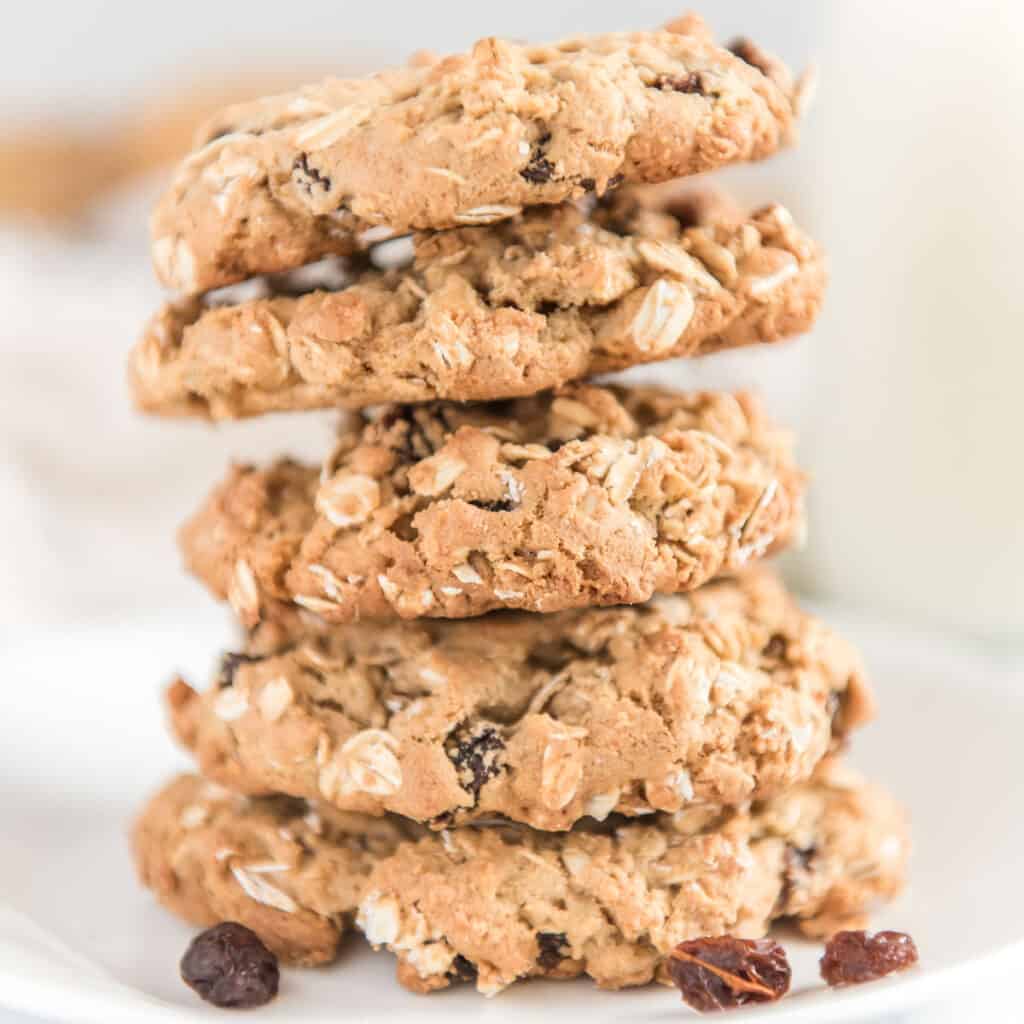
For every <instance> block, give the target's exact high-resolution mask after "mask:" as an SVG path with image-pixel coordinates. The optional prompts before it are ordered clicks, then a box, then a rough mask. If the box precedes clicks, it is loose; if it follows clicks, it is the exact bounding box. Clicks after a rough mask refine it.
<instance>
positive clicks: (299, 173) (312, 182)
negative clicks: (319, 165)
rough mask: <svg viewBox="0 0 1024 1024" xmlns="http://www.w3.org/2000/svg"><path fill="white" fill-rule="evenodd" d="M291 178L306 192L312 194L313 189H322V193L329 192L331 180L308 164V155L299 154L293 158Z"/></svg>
mask: <svg viewBox="0 0 1024 1024" xmlns="http://www.w3.org/2000/svg"><path fill="white" fill-rule="evenodd" d="M292 176H293V177H294V178H295V179H296V181H297V182H298V183H299V184H300V185H301V186H302V187H303V188H304V189H305V190H306V191H307V192H312V191H313V189H314V188H322V189H323V190H324V192H330V191H331V179H330V178H329V177H328V176H327V175H326V174H324V173H322V172H321V171H319V170H317V169H316V168H315V167H314V166H313V165H312V164H311V163H310V162H309V154H308V153H300V154H299V155H298V156H297V157H296V158H295V163H294V164H292Z"/></svg>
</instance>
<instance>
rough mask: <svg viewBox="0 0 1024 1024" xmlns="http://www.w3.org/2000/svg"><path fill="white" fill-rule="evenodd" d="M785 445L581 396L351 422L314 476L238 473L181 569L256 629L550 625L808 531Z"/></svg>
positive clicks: (716, 416) (196, 520) (627, 393)
mask: <svg viewBox="0 0 1024 1024" xmlns="http://www.w3.org/2000/svg"><path fill="white" fill-rule="evenodd" d="M803 487H804V481H803V476H802V474H801V473H800V471H799V470H798V469H797V468H796V466H795V464H794V462H793V458H792V452H791V443H790V437H789V435H788V434H787V433H786V432H785V431H782V430H780V429H779V428H778V427H776V426H775V425H774V424H772V423H771V422H770V421H769V420H768V419H767V417H766V416H765V414H764V412H763V411H762V409H761V407H760V405H759V404H758V402H757V401H755V400H754V399H753V398H752V397H751V396H749V395H743V394H740V395H731V394H724V393H716V392H696V393H682V394H681V393H676V392H672V391H665V390H661V389H657V388H641V387H633V388H613V387H608V388H598V387H592V386H577V387H573V388H569V389H565V390H563V391H560V392H557V393H554V394H550V393H549V394H544V395H538V396H536V397H533V398H528V399H517V400H512V401H508V402H504V403H491V404H485V405H454V404H448V403H444V404H433V405H425V406H412V407H409V406H398V407H389V408H387V409H385V410H384V411H382V412H380V413H379V414H378V415H377V416H376V417H375V418H372V419H365V418H360V419H356V420H355V421H354V422H353V423H352V425H351V426H350V427H349V428H348V429H347V430H345V431H344V432H343V433H342V436H341V439H340V441H339V444H338V447H337V449H336V451H335V453H334V454H333V455H332V456H331V457H330V458H329V459H328V461H327V463H326V464H325V466H324V467H323V469H322V470H317V469H315V468H313V467H303V466H299V465H296V464H295V463H292V462H289V461H287V460H285V461H280V462H277V463H275V464H272V465H271V466H270V467H269V468H268V469H264V470H259V469H253V468H249V467H244V466H241V467H236V468H234V469H233V470H232V471H231V473H230V474H229V476H228V477H227V479H226V480H225V481H224V482H223V483H222V484H221V485H220V486H219V487H218V488H217V489H216V490H215V491H214V492H213V494H212V495H211V497H210V498H209V499H208V500H207V502H206V504H205V505H204V506H203V507H202V508H201V509H200V510H199V512H198V513H197V514H196V515H195V516H194V517H193V518H192V519H191V520H190V521H189V522H188V523H187V524H186V525H185V527H184V528H183V530H182V533H181V545H182V548H183V551H184V554H185V558H186V562H187V564H188V566H189V568H190V569H191V570H192V572H193V573H195V575H197V576H198V577H199V578H200V579H201V580H203V582H204V583H206V585H207V586H208V587H209V588H210V589H211V590H212V591H213V592H214V594H216V595H217V596H219V597H221V598H225V597H226V598H228V599H229V600H230V601H231V604H232V607H233V608H234V609H235V611H236V612H237V613H238V615H239V617H240V618H241V620H242V621H243V623H245V624H246V625H249V626H252V625H254V624H255V623H256V622H258V621H259V620H260V618H261V617H262V616H264V615H265V614H266V613H267V612H268V611H270V610H272V609H273V607H274V605H275V603H279V602H292V603H294V604H297V605H299V606H301V607H303V608H306V609H308V610H310V611H313V612H315V613H316V614H317V615H320V616H321V617H323V618H324V619H325V620H327V621H331V622H350V621H353V620H356V619H367V618H389V617H390V618H393V617H395V616H399V617H401V618H415V617H419V616H428V617H446V618H462V617H466V616H471V615H479V614H481V613H483V612H486V611H490V610H494V609H500V608H518V609H523V610H527V611H538V612H554V611H558V610H561V609H566V608H576V607H584V606H592V605H610V604H622V603H638V602H641V601H645V600H647V599H648V598H650V597H651V596H652V595H653V594H655V593H672V592H678V591H684V590H691V589H693V588H694V587H697V586H699V585H700V584H702V583H704V582H706V581H707V580H708V579H710V578H711V577H713V576H714V575H716V574H718V573H720V572H724V571H734V570H737V569H740V568H742V567H743V566H745V565H746V564H747V563H748V562H751V561H752V560H755V559H757V558H759V557H761V556H762V555H764V554H766V553H767V552H770V551H774V550H778V549H780V548H782V547H785V546H786V544H787V543H789V542H790V541H792V540H793V539H794V538H795V537H797V536H798V535H799V532H800V530H801V528H802V523H803V511H802V504H803V503H802V496H803Z"/></svg>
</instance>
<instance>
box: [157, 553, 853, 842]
mask: <svg viewBox="0 0 1024 1024" xmlns="http://www.w3.org/2000/svg"><path fill="white" fill-rule="evenodd" d="M278 642H279V643H281V644H282V647H281V648H280V649H279V651H278V652H276V653H270V652H268V653H264V654H259V653H251V652H250V653H242V654H227V655H225V656H224V659H223V663H222V667H221V671H220V673H219V675H218V677H217V679H216V680H215V681H214V684H213V685H212V686H211V687H210V688H209V689H208V690H207V691H206V692H205V693H204V694H202V695H200V694H198V693H196V692H195V691H194V690H192V689H191V688H190V687H188V686H187V685H186V684H185V683H184V682H182V681H180V680H179V681H177V682H175V683H174V684H173V685H172V687H171V689H170V691H169V694H168V701H169V706H170V711H171V718H172V722H173V726H174V731H175V733H176V734H177V736H178V737H179V738H180V739H181V740H182V742H183V743H184V744H185V745H186V746H187V747H188V748H190V750H191V751H192V752H193V753H194V754H195V755H196V757H197V759H198V763H199V768H200V771H201V772H202V773H203V774H204V775H205V776H207V777H208V778H211V779H214V780H215V781H217V782H220V783H223V784H224V785H225V786H228V787H230V788H231V789H234V790H238V791H243V792H247V793H253V794H265V793H275V792H280V793H289V794H292V795H294V796H298V797H306V798H310V799H318V800H320V801H322V802H323V803H325V804H332V805H334V806H335V807H338V808H341V809H344V810H350V811H361V812H366V813H370V814H383V813H384V812H395V813H397V814H401V815H404V816H406V817H409V818H413V819H416V820H418V821H423V822H430V823H431V824H432V825H434V826H435V827H441V826H451V825H458V824H462V823H464V822H466V821H470V820H475V819H478V818H481V817H485V818H492V817H494V816H495V815H502V816H504V817H506V818H509V819H511V820H515V821H519V822H524V823H526V824H528V825H531V826H533V827H535V828H540V829H549V830H557V829H567V828H569V827H570V826H572V825H573V824H574V823H575V822H576V821H577V820H579V819H580V818H582V817H584V816H590V817H593V818H597V819H604V818H606V817H608V815H609V814H612V813H619V814H625V815H644V814H649V813H651V812H652V811H655V810H657V811H677V810H681V809H684V808H688V807H692V806H707V805H712V806H722V805H729V806H737V805H740V804H743V803H746V802H748V801H750V800H752V799H762V798H764V797H768V796H774V795H776V794H778V793H779V792H781V791H783V790H785V789H787V788H788V787H790V786H793V785H795V784H797V783H800V782H804V781H806V780H807V779H808V778H809V777H810V776H811V774H812V773H813V771H814V769H815V767H816V765H817V764H818V763H819V762H820V761H821V760H822V758H823V757H824V756H825V755H826V754H827V753H828V752H829V751H831V750H834V749H835V748H836V747H838V746H839V745H840V744H842V742H843V740H844V739H845V737H846V736H847V735H848V733H849V732H850V731H851V730H853V729H855V728H856V727H858V726H859V725H861V724H863V723H864V722H865V721H866V720H868V719H869V718H870V717H871V715H872V711H873V699H872V696H871V692H870V690H869V689H868V686H867V683H866V682H865V680H864V676H863V672H862V668H861V665H860V661H859V659H858V657H857V655H856V653H855V652H854V651H853V650H852V648H851V647H850V646H849V645H848V644H847V643H845V642H844V641H843V640H842V639H840V638H839V637H838V636H836V635H835V634H833V633H832V632H831V631H829V630H828V629H827V628H825V627H824V626H823V625H822V624H821V623H820V622H819V621H818V620H816V619H815V618H813V617H812V616H810V615H807V614H805V613H804V612H802V611H801V610H800V609H799V608H798V607H797V606H796V605H795V603H794V602H793V601H792V599H791V598H790V597H789V595H788V594H787V593H786V591H785V589H784V588H783V587H782V585H781V583H779V581H778V580H777V579H776V578H775V577H774V576H772V575H771V574H769V573H767V572H765V571H756V572H751V573H748V574H746V575H744V576H743V577H741V578H739V579H737V580H722V581H718V582H714V583H709V584H707V585H706V586H704V587H701V588H700V589H699V590H696V591H694V592H693V593H692V594H688V595H673V596H670V597H665V598H659V599H657V600H656V601H653V602H651V603H650V604H647V605H641V606H637V607H627V608H595V609H587V610H582V611H580V610H577V611H566V612H560V613H557V614H554V615H543V616H542V615H526V614H512V613H504V614H501V613H499V614H495V615H491V616H487V617H485V618H482V619H474V620H472V621H460V622H444V621H440V620H436V619H432V620H422V621H420V622H414V623H393V624H386V625H371V624H368V623H360V624H357V625H353V626H334V627H329V628H328V629H327V630H326V631H324V632H322V633H320V634H317V633H315V632H309V631H306V632H299V633H297V634H296V635H294V636H292V637H291V638H289V639H287V640H286V638H285V637H278Z"/></svg>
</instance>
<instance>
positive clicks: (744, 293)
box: [129, 186, 826, 419]
mask: <svg viewBox="0 0 1024 1024" xmlns="http://www.w3.org/2000/svg"><path fill="white" fill-rule="evenodd" d="M410 250H411V263H408V264H406V265H404V266H402V267H400V268H398V269H390V270H379V269H372V268H371V269H363V270H358V269H356V270H353V271H351V272H350V273H349V274H348V276H347V277H346V278H343V279H342V280H343V281H344V285H343V286H341V287H337V286H335V287H336V290H327V289H324V288H322V287H315V286H314V287H312V288H311V289H310V288H306V287H303V286H301V285H297V284H296V282H294V281H293V280H291V279H290V278H289V277H287V276H286V277H285V278H284V279H283V280H280V279H279V280H271V281H267V282H264V284H263V287H262V292H263V294H262V295H261V297H259V298H255V299H248V300H245V301H235V302H226V301H225V300H224V298H223V297H222V296H216V297H207V298H196V297H193V298H187V299H183V300H179V301H177V302H171V303H167V304H166V305H165V306H164V307H163V308H162V309H161V310H160V311H159V312H158V313H157V314H156V316H154V318H153V319H152V320H151V321H150V323H149V324H148V325H147V327H146V330H145V332H144V334H143V337H142V338H141V340H140V341H139V343H138V344H137V345H136V347H135V349H134V350H133V352H132V355H131V359H130V364H129V366H130V380H131V386H132V391H133V394H134V397H135V402H136V404H137V405H138V407H139V408H140V409H142V410H144V411H146V412H155V413H162V414H165V415H177V416H181V415H186V416H190V415H197V416H206V417H211V418H213V419H233V418H237V417H241V416H253V415H258V414H260V413H264V412H270V411H274V410H294V409H313V408H329V407H333V406H336V405H344V406H348V407H351V408H358V407H361V406H367V405H373V404H375V403H379V402H422V401H427V400H430V399H438V398H441V399H452V400H456V401H480V400H488V399H495V398H511V397H516V396H520V395H529V394H533V393H535V392H537V391H540V390H543V389H545V388H550V387H557V386H559V385H561V384H564V383H565V382H566V381H569V380H574V379H577V378H580V377H585V376H589V375H593V374H598V373H607V372H610V371H613V370H620V369H624V368H626V367H629V366H633V365H636V364H639V363H647V362H652V361H655V360H660V359H669V358H673V357H677V356H696V355H704V354H706V353H709V352H716V351H719V350H721V349H723V348H731V347H733V346H736V345H746V344H752V343H757V342H771V341H777V340H779V339H782V338H786V337H791V336H793V335H794V334H799V333H801V332H802V331H806V330H808V329H809V328H810V327H811V325H812V324H813V322H814V320H815V318H816V316H817V313H818V310H819V308H820V306H821V300H822V296H823V293H824V290H825V278H826V274H825V267H824V261H823V258H822V255H821V252H820V250H819V249H818V247H817V246H816V245H815V244H814V243H813V242H812V241H811V240H810V239H809V238H808V237H807V236H806V235H805V234H804V233H803V232H802V231H801V230H800V229H799V228H797V227H796V226H795V224H794V223H793V220H792V218H791V217H790V215H789V213H788V212H787V211H786V210H785V209H784V208H783V207H781V206H777V205H775V206H768V207H764V208H762V209H760V210H757V211H755V212H754V213H751V214H750V215H749V216H744V215H743V214H741V213H739V212H738V211H737V210H736V209H735V208H733V207H731V205H729V204H727V203H722V202H719V201H715V200H709V198H708V197H707V195H706V194H704V195H702V194H694V193H693V191H692V190H681V189H680V188H678V187H676V186H667V187H666V186H662V187H660V188H654V189H651V188H648V189H646V190H645V189H633V190H630V189H624V190H620V191H619V192H617V193H613V194H611V195H610V196H609V197H608V201H607V202H603V203H598V204H596V205H595V204H592V203H591V204H589V205H588V206H586V207H585V206H582V205H576V204H572V203H569V204H565V205H563V206H559V207H553V208H547V209H539V208H538V209H534V210H531V211H528V212H526V213H524V214H521V215H519V216H517V217H514V218H511V219H509V220H506V221H502V222H500V223H498V224H493V225H489V226H484V227H464V228H458V229H455V230H453V231H447V232H441V233H429V234H419V235H417V236H416V237H415V239H414V240H413V242H412V243H411V245H410ZM296 291H297V292H298V294H296ZM214 298H215V299H216V301H215V302H214V301H213V299H214Z"/></svg>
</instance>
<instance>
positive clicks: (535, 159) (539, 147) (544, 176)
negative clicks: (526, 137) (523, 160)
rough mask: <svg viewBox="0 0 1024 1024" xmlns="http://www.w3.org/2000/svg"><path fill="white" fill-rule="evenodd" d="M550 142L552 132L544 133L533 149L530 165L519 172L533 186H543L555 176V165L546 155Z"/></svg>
mask: <svg viewBox="0 0 1024 1024" xmlns="http://www.w3.org/2000/svg"><path fill="white" fill-rule="evenodd" d="M550 141H551V132H544V133H543V134H542V135H541V136H540V138H538V139H537V142H536V143H535V145H534V147H533V152H532V153H531V154H530V161H529V163H528V164H527V165H526V166H525V167H524V168H523V169H522V170H521V171H520V172H519V176H520V177H521V178H524V179H525V180H526V181H528V182H530V184H531V185H543V184H544V183H545V182H547V181H550V180H551V179H552V178H553V177H554V176H555V165H554V164H553V163H552V162H551V161H550V160H549V159H548V158H547V157H546V156H545V155H544V147H545V146H546V145H547V144H548V143H549V142H550Z"/></svg>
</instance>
